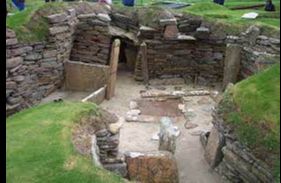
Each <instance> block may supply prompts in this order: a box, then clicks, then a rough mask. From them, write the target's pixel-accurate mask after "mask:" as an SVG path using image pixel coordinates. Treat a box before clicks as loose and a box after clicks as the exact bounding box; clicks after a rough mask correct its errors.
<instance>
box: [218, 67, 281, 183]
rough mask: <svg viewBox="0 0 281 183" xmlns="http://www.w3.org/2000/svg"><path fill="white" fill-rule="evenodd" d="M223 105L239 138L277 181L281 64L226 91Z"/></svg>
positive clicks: (229, 121)
mask: <svg viewBox="0 0 281 183" xmlns="http://www.w3.org/2000/svg"><path fill="white" fill-rule="evenodd" d="M222 105H223V108H224V110H225V112H224V117H225V119H226V122H227V123H228V124H229V125H231V126H232V127H233V128H234V132H235V133H236V134H237V136H238V138H239V139H240V141H241V142H243V143H244V144H246V145H247V146H248V147H250V148H251V149H253V151H254V153H255V154H256V155H257V157H259V158H261V159H263V160H265V161H266V162H267V163H268V164H269V165H270V166H271V167H272V171H274V174H275V177H276V179H278V180H280V158H279V155H280V64H276V65H274V66H272V67H271V68H268V69H266V70H264V71H263V72H261V73H258V74H256V75H253V76H251V77H249V78H247V79H246V80H243V81H241V82H239V83H238V84H236V85H235V86H234V87H233V88H231V89H229V91H228V92H226V93H225V98H224V101H223V103H222ZM277 182H278V181H277Z"/></svg>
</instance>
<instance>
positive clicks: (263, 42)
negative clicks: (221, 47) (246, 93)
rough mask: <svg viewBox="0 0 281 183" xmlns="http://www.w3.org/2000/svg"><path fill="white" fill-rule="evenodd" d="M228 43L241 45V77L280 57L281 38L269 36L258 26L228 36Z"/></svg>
mask: <svg viewBox="0 0 281 183" xmlns="http://www.w3.org/2000/svg"><path fill="white" fill-rule="evenodd" d="M226 43H227V44H238V45H240V46H241V48H242V51H241V66H240V68H241V69H240V73H239V79H240V80H241V79H245V78H247V77H249V76H251V75H253V74H255V73H257V72H259V71H261V70H262V69H264V68H266V67H268V66H270V65H272V64H274V63H276V62H278V61H279V59H280V39H278V38H273V37H268V36H265V35H263V34H262V33H261V30H260V29H259V28H258V27H256V26H251V27H249V28H248V29H247V30H246V31H245V32H242V33H241V34H240V35H239V36H228V37H227V40H226Z"/></svg>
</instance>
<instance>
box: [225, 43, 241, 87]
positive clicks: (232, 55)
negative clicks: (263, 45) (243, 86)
mask: <svg viewBox="0 0 281 183" xmlns="http://www.w3.org/2000/svg"><path fill="white" fill-rule="evenodd" d="M240 61H241V47H240V46H239V45H237V44H228V45H227V46H226V53H225V60H224V74H223V89H225V87H226V86H227V85H228V84H229V83H235V82H236V81H237V77H238V74H239V71H240Z"/></svg>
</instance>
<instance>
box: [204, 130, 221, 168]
mask: <svg viewBox="0 0 281 183" xmlns="http://www.w3.org/2000/svg"><path fill="white" fill-rule="evenodd" d="M224 144H225V139H224V136H222V135H221V134H220V133H219V131H218V130H217V129H216V128H215V127H213V128H212V130H211V132H210V135H209V138H208V142H207V146H206V148H205V154H204V155H205V158H206V160H207V162H208V163H209V164H210V166H211V167H212V168H215V167H216V166H217V165H218V164H219V163H220V162H221V160H222V158H223V153H222V147H223V146H224Z"/></svg>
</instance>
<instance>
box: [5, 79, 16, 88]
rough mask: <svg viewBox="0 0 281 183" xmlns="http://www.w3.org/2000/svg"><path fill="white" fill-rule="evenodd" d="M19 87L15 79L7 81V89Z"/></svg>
mask: <svg viewBox="0 0 281 183" xmlns="http://www.w3.org/2000/svg"><path fill="white" fill-rule="evenodd" d="M16 88H17V83H16V82H13V81H8V82H7V81H6V90H7V89H16Z"/></svg>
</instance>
